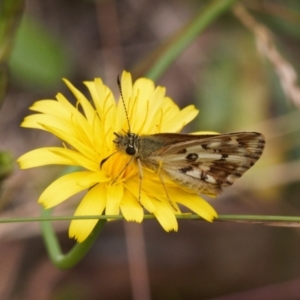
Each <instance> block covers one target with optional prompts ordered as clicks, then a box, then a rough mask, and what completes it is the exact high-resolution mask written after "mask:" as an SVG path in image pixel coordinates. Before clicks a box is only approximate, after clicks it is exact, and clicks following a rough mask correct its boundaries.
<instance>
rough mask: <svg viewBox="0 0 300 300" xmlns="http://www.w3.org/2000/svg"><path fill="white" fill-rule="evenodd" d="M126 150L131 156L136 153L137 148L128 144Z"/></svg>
mask: <svg viewBox="0 0 300 300" xmlns="http://www.w3.org/2000/svg"><path fill="white" fill-rule="evenodd" d="M125 151H126V153H127V154H128V155H131V156H133V155H135V154H136V149H135V148H134V147H133V146H132V145H128V146H127V147H126V149H125Z"/></svg>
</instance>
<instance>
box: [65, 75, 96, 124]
mask: <svg viewBox="0 0 300 300" xmlns="http://www.w3.org/2000/svg"><path fill="white" fill-rule="evenodd" d="M64 82H65V84H66V85H67V86H68V88H69V89H70V90H71V92H72V93H73V94H74V96H75V97H76V99H77V100H78V102H79V103H80V104H81V107H82V109H83V111H84V114H85V117H86V118H87V120H88V121H89V123H90V124H92V123H93V119H94V115H95V109H94V108H93V106H92V105H91V103H90V102H89V101H88V100H87V99H86V97H85V96H84V95H83V94H82V93H81V92H80V91H79V90H78V89H77V88H76V87H75V86H74V85H73V84H72V83H71V82H70V81H68V80H67V79H64Z"/></svg>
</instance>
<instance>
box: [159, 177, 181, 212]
mask: <svg viewBox="0 0 300 300" xmlns="http://www.w3.org/2000/svg"><path fill="white" fill-rule="evenodd" d="M157 174H158V177H159V180H160V182H161V184H162V186H163V188H164V190H165V193H166V196H167V198H168V200H169V202H170V204H171V206H172V207H173V209H174V210H175V211H176V212H178V209H177V208H176V207H175V205H174V203H173V201H172V200H171V198H170V196H169V193H168V190H167V188H166V185H165V183H164V180H163V178H162V176H161V174H160V172H158V173H157Z"/></svg>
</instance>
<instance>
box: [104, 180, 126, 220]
mask: <svg viewBox="0 0 300 300" xmlns="http://www.w3.org/2000/svg"><path fill="white" fill-rule="evenodd" d="M106 192H107V203H106V209H105V214H106V215H119V213H120V203H121V200H122V198H123V193H124V187H123V185H122V184H116V185H107V187H106Z"/></svg>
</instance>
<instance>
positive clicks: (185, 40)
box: [134, 0, 238, 80]
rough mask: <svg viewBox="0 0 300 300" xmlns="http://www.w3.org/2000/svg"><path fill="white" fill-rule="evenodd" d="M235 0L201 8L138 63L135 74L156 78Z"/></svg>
mask: <svg viewBox="0 0 300 300" xmlns="http://www.w3.org/2000/svg"><path fill="white" fill-rule="evenodd" d="M237 1H238V0H214V1H211V2H210V3H209V4H208V5H207V6H205V7H204V8H201V10H200V11H199V13H198V14H197V15H196V16H195V18H194V19H192V20H191V21H190V22H189V23H188V24H187V25H186V26H185V27H183V28H182V29H181V30H180V31H179V32H177V33H176V34H175V35H174V36H173V37H171V38H170V39H169V40H167V41H166V42H165V43H164V44H163V45H162V46H161V47H159V48H158V49H157V50H156V51H154V52H153V53H152V55H150V56H149V57H148V59H147V60H145V61H144V62H143V63H142V64H140V65H138V67H137V68H136V70H135V71H134V73H135V76H137V77H139V76H141V75H145V74H146V77H148V78H150V79H152V80H157V79H158V78H159V77H160V76H161V75H162V74H163V72H164V71H165V70H166V69H167V68H168V67H169V66H170V65H171V64H172V63H173V62H174V61H175V60H176V59H177V58H178V56H179V55H180V54H181V53H182V52H183V51H184V50H185V49H186V48H187V47H188V46H189V45H190V44H191V43H192V42H193V41H194V40H195V39H196V38H197V37H198V35H199V34H200V33H201V32H203V31H204V29H206V28H207V27H208V26H209V25H210V24H211V23H213V22H214V21H215V20H216V19H217V18H218V17H219V16H220V15H221V14H223V13H225V12H226V11H228V10H229V9H230V8H231V7H232V6H233V5H234V4H235V2H237ZM150 66H151V67H150ZM149 69H150V70H149ZM147 70H149V71H147Z"/></svg>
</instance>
